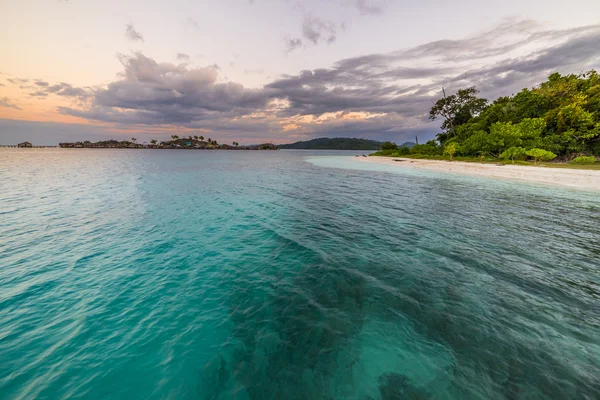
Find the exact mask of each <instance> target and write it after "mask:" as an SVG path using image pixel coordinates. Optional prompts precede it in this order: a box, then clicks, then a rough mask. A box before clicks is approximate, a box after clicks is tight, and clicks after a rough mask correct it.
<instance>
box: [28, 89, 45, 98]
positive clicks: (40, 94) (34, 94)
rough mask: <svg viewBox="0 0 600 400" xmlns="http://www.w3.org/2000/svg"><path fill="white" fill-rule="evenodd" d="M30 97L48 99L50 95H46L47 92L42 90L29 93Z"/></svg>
mask: <svg viewBox="0 0 600 400" xmlns="http://www.w3.org/2000/svg"><path fill="white" fill-rule="evenodd" d="M29 95H30V96H31V97H38V98H45V97H48V93H46V92H44V91H42V90H38V91H35V92H32V93H29Z"/></svg>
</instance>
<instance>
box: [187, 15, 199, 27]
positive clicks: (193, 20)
mask: <svg viewBox="0 0 600 400" xmlns="http://www.w3.org/2000/svg"><path fill="white" fill-rule="evenodd" d="M186 21H187V23H188V24H190V25H192V26H193V27H194V28H196V29H198V30H199V29H200V25H199V24H198V23H197V22H196V20H195V19H193V18H192V17H188V18H187V20H186Z"/></svg>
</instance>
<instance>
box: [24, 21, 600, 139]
mask: <svg viewBox="0 0 600 400" xmlns="http://www.w3.org/2000/svg"><path fill="white" fill-rule="evenodd" d="M309 25H310V27H311V29H310V30H309V33H308V34H307V35H308V36H309V37H310V38H312V39H309V38H304V36H303V38H304V39H296V40H297V41H296V42H293V40H294V39H292V38H288V39H289V40H290V41H291V44H292V45H293V46H296V47H298V46H302V45H304V44H306V43H308V44H309V45H313V43H323V42H327V40H328V35H329V33H328V31H327V29H326V28H322V27H323V26H325V27H327V26H328V25H327V24H325V25H321V24H320V23H313V22H310V23H309ZM315 32H317V33H315ZM319 32H320V33H319ZM119 60H120V62H121V64H122V66H123V70H122V72H121V73H120V74H119V75H118V78H117V79H116V80H115V81H113V82H111V83H109V84H108V85H104V86H102V87H98V88H95V89H91V88H78V87H74V86H72V85H70V84H67V83H64V82H62V83H59V84H54V85H51V84H48V86H39V85H37V86H38V87H36V88H35V91H33V92H32V93H30V94H31V95H32V96H35V97H39V98H43V97H46V96H49V95H58V96H65V97H71V98H73V99H74V100H78V101H80V104H79V105H78V106H71V107H61V108H59V109H58V110H59V112H60V113H63V114H66V115H71V116H76V117H80V118H85V119H87V120H90V121H101V122H105V123H112V124H116V125H119V126H129V127H131V126H135V127H156V126H176V127H185V128H189V129H202V130H207V131H218V132H219V133H218V134H219V135H224V136H227V135H231V137H236V138H239V137H240V135H243V136H245V137H248V138H250V137H257V138H258V137H260V138H264V137H272V138H274V139H275V140H276V141H277V140H280V139H282V138H286V137H289V135H294V137H303V138H310V137H314V136H336V135H338V136H361V137H370V138H375V139H391V140H398V141H404V140H406V139H412V138H414V136H415V134H419V138H420V139H426V138H427V137H433V135H434V134H435V133H436V132H437V131H438V128H437V124H436V123H431V122H430V121H428V119H427V113H428V110H429V108H430V107H431V105H432V104H433V102H434V101H435V100H436V99H438V98H439V96H440V91H441V87H445V88H446V90H447V91H448V92H453V91H455V90H457V89H459V88H461V87H466V86H471V85H477V87H478V88H479V89H480V90H481V91H482V95H484V96H486V97H488V98H490V99H494V98H496V97H497V96H500V95H509V94H511V93H515V92H516V91H518V90H520V89H521V88H523V87H531V86H533V85H534V84H537V83H539V82H541V81H543V80H544V79H545V78H546V77H547V76H548V75H549V74H550V73H552V72H554V71H559V72H561V73H570V72H575V73H577V72H581V71H584V70H587V69H590V68H592V67H593V66H594V65H598V63H599V62H600V25H595V26H587V27H579V28H572V29H566V30H558V29H557V30H551V29H548V28H547V27H545V26H542V25H539V24H537V23H535V22H533V21H526V20H506V21H503V22H502V23H501V24H499V25H498V26H496V27H494V28H493V29H489V30H487V31H484V32H481V33H480V34H478V35H474V36H471V37H467V38H464V39H460V40H440V41H435V42H431V43H426V44H423V45H419V46H416V47H412V48H408V49H401V50H397V51H394V52H390V53H378V54H367V55H363V56H359V57H352V58H347V59H343V60H340V61H338V62H336V63H335V64H333V65H331V66H329V67H327V68H319V69H314V70H305V71H300V72H298V73H296V74H290V75H283V76H280V77H279V78H277V79H275V80H273V81H270V82H269V83H268V84H266V85H265V86H263V87H261V88H257V89H248V88H245V87H244V86H243V85H241V84H239V83H236V82H226V78H224V77H223V76H222V75H221V74H220V71H219V68H218V67H217V66H215V65H213V66H206V67H203V68H195V67H190V66H189V65H187V64H185V63H182V64H174V63H168V62H158V61H156V60H154V59H152V58H150V57H148V56H146V55H144V54H142V53H134V54H130V55H120V56H119ZM244 72H245V73H246V74H249V73H258V71H253V70H245V71H244ZM267 79H268V78H267ZM17 83H21V82H20V81H17ZM215 135H217V133H215ZM423 136H425V138H424V137H423ZM278 138H279V139H278Z"/></svg>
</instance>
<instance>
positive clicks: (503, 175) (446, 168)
mask: <svg viewBox="0 0 600 400" xmlns="http://www.w3.org/2000/svg"><path fill="white" fill-rule="evenodd" d="M354 159H355V160H357V161H359V162H367V163H374V164H385V165H394V166H396V167H398V168H422V169H427V170H432V171H439V172H449V173H456V174H462V175H470V176H477V177H482V178H492V179H505V180H513V181H521V182H531V183H543V184H548V185H555V186H563V187H569V188H574V189H583V190H593V191H600V171H598V170H582V169H568V168H564V169H555V168H545V167H534V166H521V165H510V164H507V165H496V164H484V163H475V162H463V161H443V160H425V159H413V158H402V157H378V156H370V157H355V158H354Z"/></svg>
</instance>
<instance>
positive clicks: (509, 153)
mask: <svg viewBox="0 0 600 400" xmlns="http://www.w3.org/2000/svg"><path fill="white" fill-rule="evenodd" d="M526 152H527V150H525V149H524V148H523V147H510V148H508V149H506V150H504V151H503V152H502V154H500V158H501V159H503V160H508V159H510V160H511V161H512V163H513V164H514V163H515V159H516V158H521V157H523V156H525V154H526Z"/></svg>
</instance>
